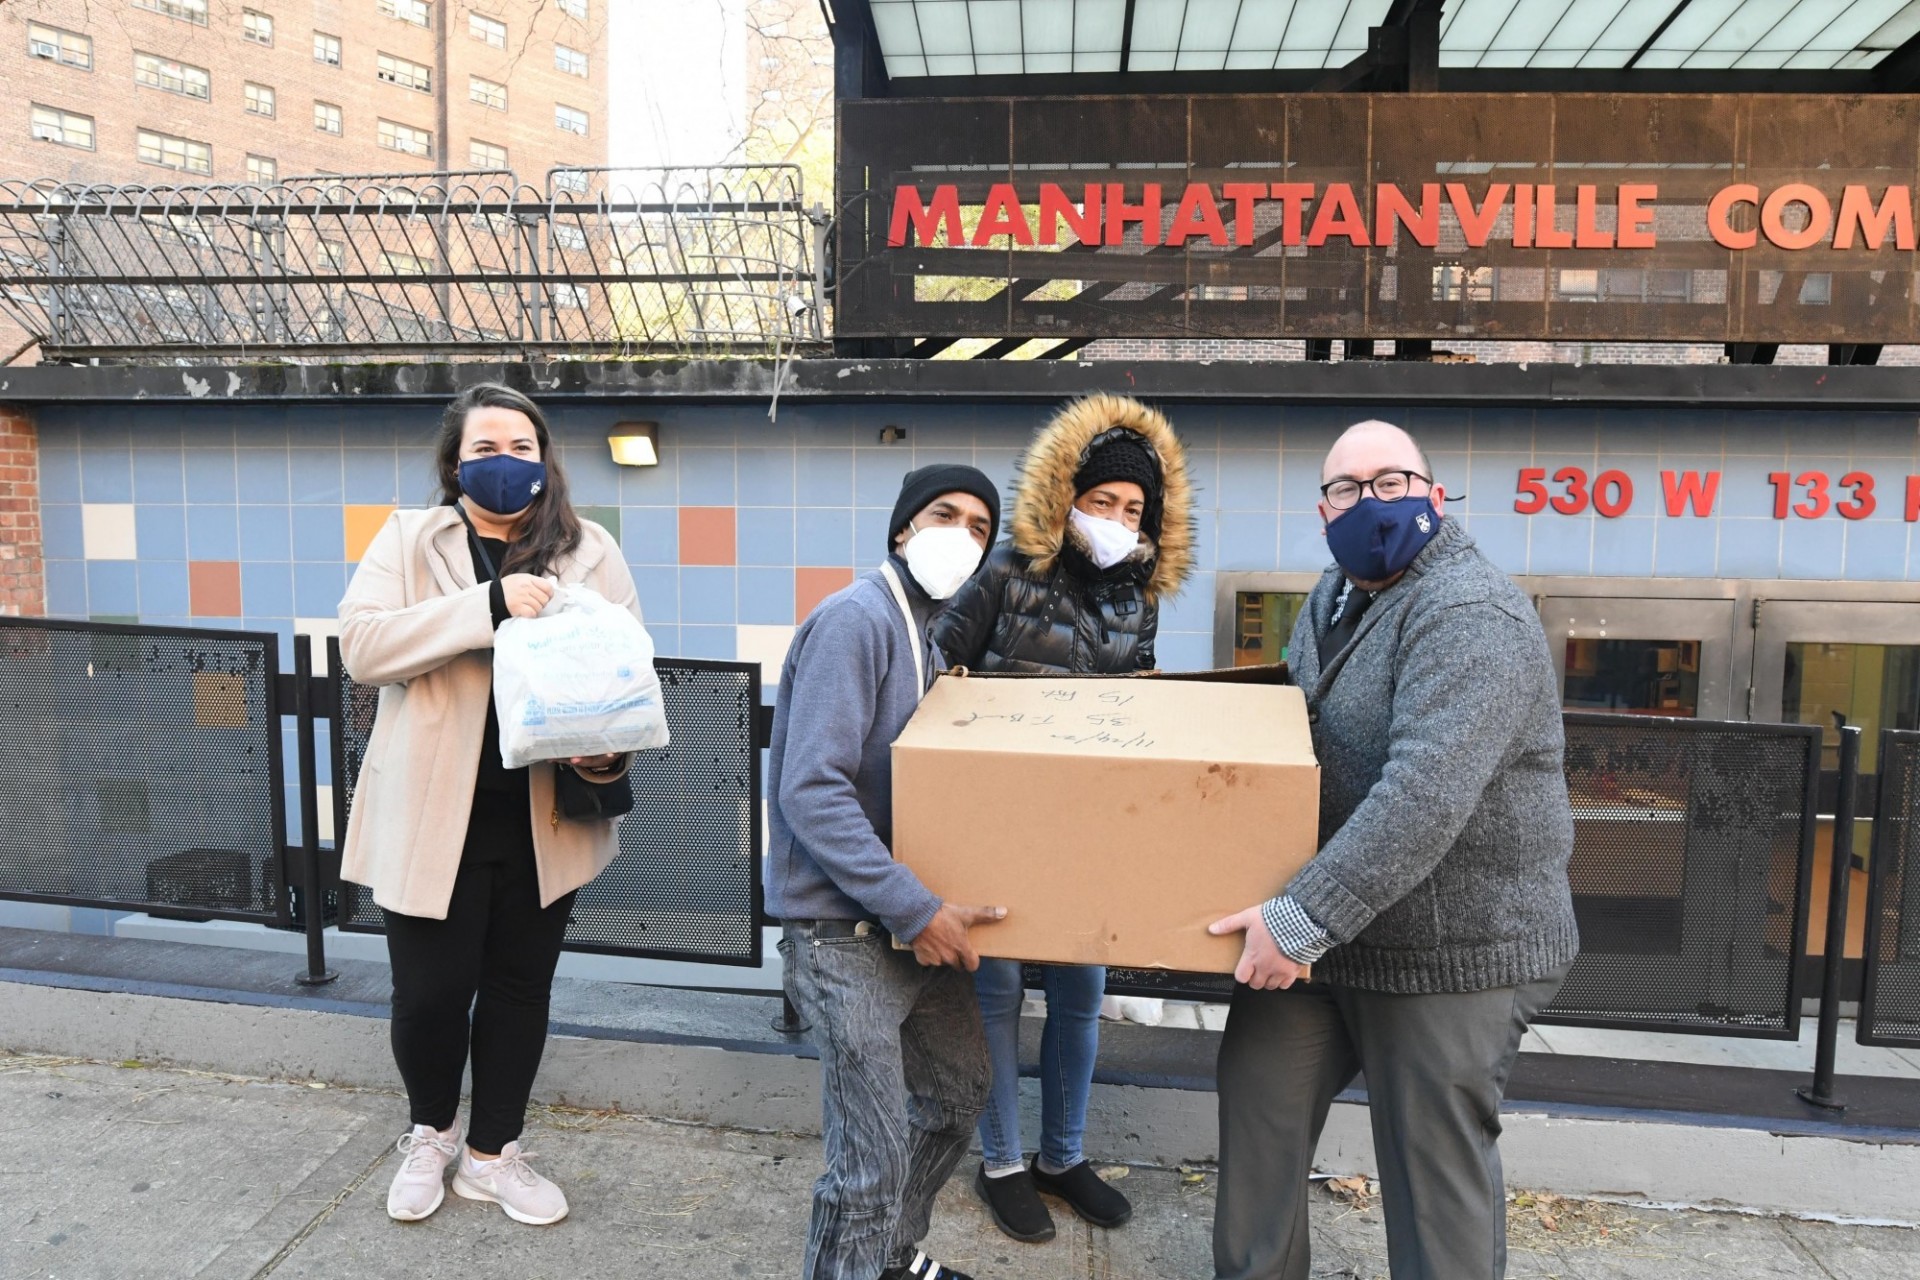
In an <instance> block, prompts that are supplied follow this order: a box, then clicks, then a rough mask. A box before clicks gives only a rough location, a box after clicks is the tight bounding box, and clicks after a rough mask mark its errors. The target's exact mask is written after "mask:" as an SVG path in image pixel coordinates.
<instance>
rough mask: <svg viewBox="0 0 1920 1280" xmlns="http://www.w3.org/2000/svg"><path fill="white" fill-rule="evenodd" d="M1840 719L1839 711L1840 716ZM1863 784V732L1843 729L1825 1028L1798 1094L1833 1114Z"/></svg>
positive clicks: (1824, 974)
mask: <svg viewBox="0 0 1920 1280" xmlns="http://www.w3.org/2000/svg"><path fill="white" fill-rule="evenodd" d="M1834 719H1835V720H1839V719H1840V716H1839V714H1838V713H1836V714H1835V715H1834ZM1859 782H1860V730H1859V729H1858V728H1857V727H1855V726H1852V725H1848V724H1845V723H1842V724H1841V725H1840V794H1839V796H1838V797H1837V798H1836V799H1835V800H1834V805H1833V869H1832V876H1831V878H1830V879H1829V880H1828V883H1827V955H1826V965H1825V967H1824V968H1823V969H1822V970H1821V978H1820V1027H1819V1033H1818V1035H1817V1037H1816V1038H1815V1040H1814V1056H1813V1083H1812V1084H1811V1085H1802V1086H1801V1087H1800V1088H1798V1089H1795V1090H1794V1092H1795V1093H1797V1094H1799V1095H1800V1098H1801V1100H1802V1101H1804V1102H1807V1103H1808V1104H1810V1105H1812V1106H1816V1107H1820V1108H1822V1109H1823V1110H1827V1111H1845V1110H1846V1109H1847V1104H1846V1103H1844V1102H1842V1101H1840V1099H1838V1098H1836V1097H1835V1096H1834V1094H1833V1068H1834V1054H1835V1052H1836V1049H1837V1047H1838V1043H1839V1039H1840V969H1841V966H1842V965H1843V964H1844V963H1845V962H1846V956H1847V896H1848V892H1849V890H1850V889H1851V888H1852V885H1853V879H1852V875H1853V802H1854V792H1855V791H1856V790H1857V789H1858V786H1859Z"/></svg>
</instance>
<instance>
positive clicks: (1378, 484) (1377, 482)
mask: <svg viewBox="0 0 1920 1280" xmlns="http://www.w3.org/2000/svg"><path fill="white" fill-rule="evenodd" d="M1415 480H1418V481H1420V482H1421V483H1422V484H1428V485H1430V484H1432V483H1433V477H1431V476H1423V475H1421V474H1420V473H1419V472H1418V471H1382V472H1381V473H1380V474H1379V475H1377V476H1375V477H1374V478H1373V479H1371V480H1334V481H1330V482H1329V483H1327V484H1323V485H1321V486H1320V496H1321V497H1323V498H1325V499H1326V500H1327V505H1328V506H1330V507H1332V508H1333V509H1334V510H1335V511H1345V510H1346V509H1347V508H1349V507H1351V506H1353V504H1354V503H1356V502H1358V501H1360V495H1361V494H1363V493H1366V492H1368V491H1371V492H1372V493H1373V496H1374V497H1376V498H1378V499H1380V501H1382V502H1398V501H1400V499H1402V498H1404V497H1406V496H1407V495H1408V494H1409V493H1411V492H1413V482H1414V481H1415Z"/></svg>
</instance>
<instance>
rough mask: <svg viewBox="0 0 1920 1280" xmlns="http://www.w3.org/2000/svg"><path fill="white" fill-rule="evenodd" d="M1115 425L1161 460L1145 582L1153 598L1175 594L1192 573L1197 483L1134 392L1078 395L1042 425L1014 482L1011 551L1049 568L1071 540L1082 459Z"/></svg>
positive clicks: (1167, 427) (1165, 426)
mask: <svg viewBox="0 0 1920 1280" xmlns="http://www.w3.org/2000/svg"><path fill="white" fill-rule="evenodd" d="M1115 427H1124V428H1126V429H1128V430H1130V431H1134V432H1136V433H1138V434H1139V436H1140V437H1141V439H1142V440H1143V441H1144V442H1145V443H1146V444H1147V445H1148V446H1149V447H1150V448H1152V450H1153V452H1154V455H1155V456H1156V457H1157V458H1158V459H1159V460H1160V472H1161V476H1162V480H1163V483H1162V488H1161V503H1160V534H1159V538H1158V540H1157V546H1156V548H1155V554H1154V561H1153V568H1152V570H1151V572H1150V573H1149V574H1148V575H1147V577H1146V581H1145V584H1144V585H1145V590H1146V592H1147V594H1148V595H1149V596H1152V597H1155V598H1158V597H1160V596H1163V595H1171V594H1172V593H1174V592H1176V591H1178V590H1179V589H1180V587H1181V586H1182V584H1184V583H1185V582H1186V580H1187V576H1188V574H1190V573H1191V572H1192V571H1193V542H1194V528H1193V483H1192V480H1191V479H1190V478H1189V477H1188V475H1187V453H1186V450H1185V449H1184V448H1183V447H1181V444H1180V438H1179V437H1178V436H1177V435H1175V434H1174V432H1173V424H1172V423H1170V422H1168V421H1167V420H1166V418H1165V417H1164V416H1162V415H1161V414H1160V412H1159V411H1158V410H1156V409H1150V408H1148V407H1147V406H1146V405H1144V404H1141V403H1140V402H1139V401H1138V400H1135V399H1133V398H1132V397H1130V396H1114V395H1094V396H1087V397H1085V398H1084V399H1080V400H1075V401H1074V402H1073V403H1071V404H1069V405H1067V406H1066V407H1065V408H1063V409H1061V410H1060V412H1059V413H1057V414H1055V415H1054V417H1053V420H1052V421H1051V422H1049V423H1048V424H1047V425H1046V426H1044V427H1042V428H1041V429H1040V431H1039V433H1038V434H1036V435H1035V436H1034V439H1033V444H1032V445H1031V446H1030V447H1029V448H1028V449H1027V456H1026V459H1025V461H1024V462H1022V463H1021V466H1020V478H1019V479H1018V480H1017V481H1015V482H1014V493H1013V516H1012V518H1011V519H1009V520H1008V522H1007V532H1008V534H1009V536H1010V539H1011V541H1012V543H1013V547H1014V549H1015V550H1016V551H1019V552H1020V553H1021V554H1022V555H1025V556H1026V557H1027V558H1028V559H1029V560H1031V561H1032V562H1033V566H1034V568H1035V569H1037V570H1039V571H1040V572H1041V573H1043V574H1044V573H1048V572H1051V570H1052V569H1053V566H1054V565H1055V564H1056V563H1057V562H1058V560H1059V558H1060V551H1061V547H1062V546H1063V545H1064V543H1065V542H1066V539H1067V513H1068V512H1069V511H1071V510H1072V509H1073V499H1074V497H1075V494H1074V492H1073V477H1074V473H1075V472H1077V471H1079V470H1080V466H1081V464H1082V463H1083V462H1085V460H1086V453H1087V447H1088V446H1089V445H1091V444H1092V443H1093V441H1094V440H1095V438H1097V437H1098V436H1099V435H1100V434H1101V433H1102V432H1105V431H1108V430H1110V429H1112V428H1115Z"/></svg>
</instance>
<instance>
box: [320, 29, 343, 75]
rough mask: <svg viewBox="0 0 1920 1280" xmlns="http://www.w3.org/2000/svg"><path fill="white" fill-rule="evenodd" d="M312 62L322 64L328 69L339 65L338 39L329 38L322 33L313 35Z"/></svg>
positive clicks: (334, 37)
mask: <svg viewBox="0 0 1920 1280" xmlns="http://www.w3.org/2000/svg"><path fill="white" fill-rule="evenodd" d="M313 60H314V61H315V62H324V63H326V64H327V65H328V66H330V67H337V66H339V65H340V37H339V36H330V35H328V34H327V33H326V32H324V31H316V32H314V33H313Z"/></svg>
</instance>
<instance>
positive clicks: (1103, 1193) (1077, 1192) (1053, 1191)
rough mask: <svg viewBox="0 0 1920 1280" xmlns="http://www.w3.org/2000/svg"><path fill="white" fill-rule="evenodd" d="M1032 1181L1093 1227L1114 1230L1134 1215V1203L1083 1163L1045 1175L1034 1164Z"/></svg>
mask: <svg viewBox="0 0 1920 1280" xmlns="http://www.w3.org/2000/svg"><path fill="white" fill-rule="evenodd" d="M1032 1168H1033V1182H1034V1185H1035V1186H1036V1187H1038V1188H1039V1189H1040V1190H1042V1191H1044V1192H1046V1193H1047V1194H1048V1195H1050V1196H1059V1197H1060V1198H1061V1199H1062V1200H1065V1201H1066V1202H1067V1205H1068V1206H1069V1207H1070V1208H1071V1209H1072V1210H1073V1211H1074V1212H1075V1213H1077V1214H1079V1215H1080V1216H1081V1217H1082V1218H1085V1219H1086V1220H1087V1221H1088V1222H1091V1223H1092V1224H1093V1225H1094V1226H1096V1227H1117V1226H1119V1225H1120V1224H1122V1223H1123V1222H1125V1221H1126V1220H1127V1219H1128V1218H1131V1217H1132V1216H1133V1203H1132V1202H1131V1201H1130V1200H1128V1199H1127V1198H1126V1197H1125V1196H1123V1195H1121V1194H1120V1193H1119V1192H1118V1191H1117V1190H1115V1189H1114V1188H1113V1187H1111V1186H1109V1185H1107V1180H1106V1179H1105V1178H1102V1177H1101V1176H1100V1175H1099V1174H1097V1173H1095V1172H1094V1171H1093V1166H1092V1165H1091V1164H1089V1163H1088V1162H1086V1161H1085V1160H1082V1161H1081V1162H1080V1163H1079V1164H1077V1165H1075V1166H1073V1168H1071V1169H1069V1170H1067V1171H1066V1172H1065V1173H1048V1172H1047V1171H1046V1170H1044V1169H1042V1168H1041V1167H1040V1162H1039V1161H1038V1160H1035V1161H1034V1162H1033V1166H1032Z"/></svg>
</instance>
